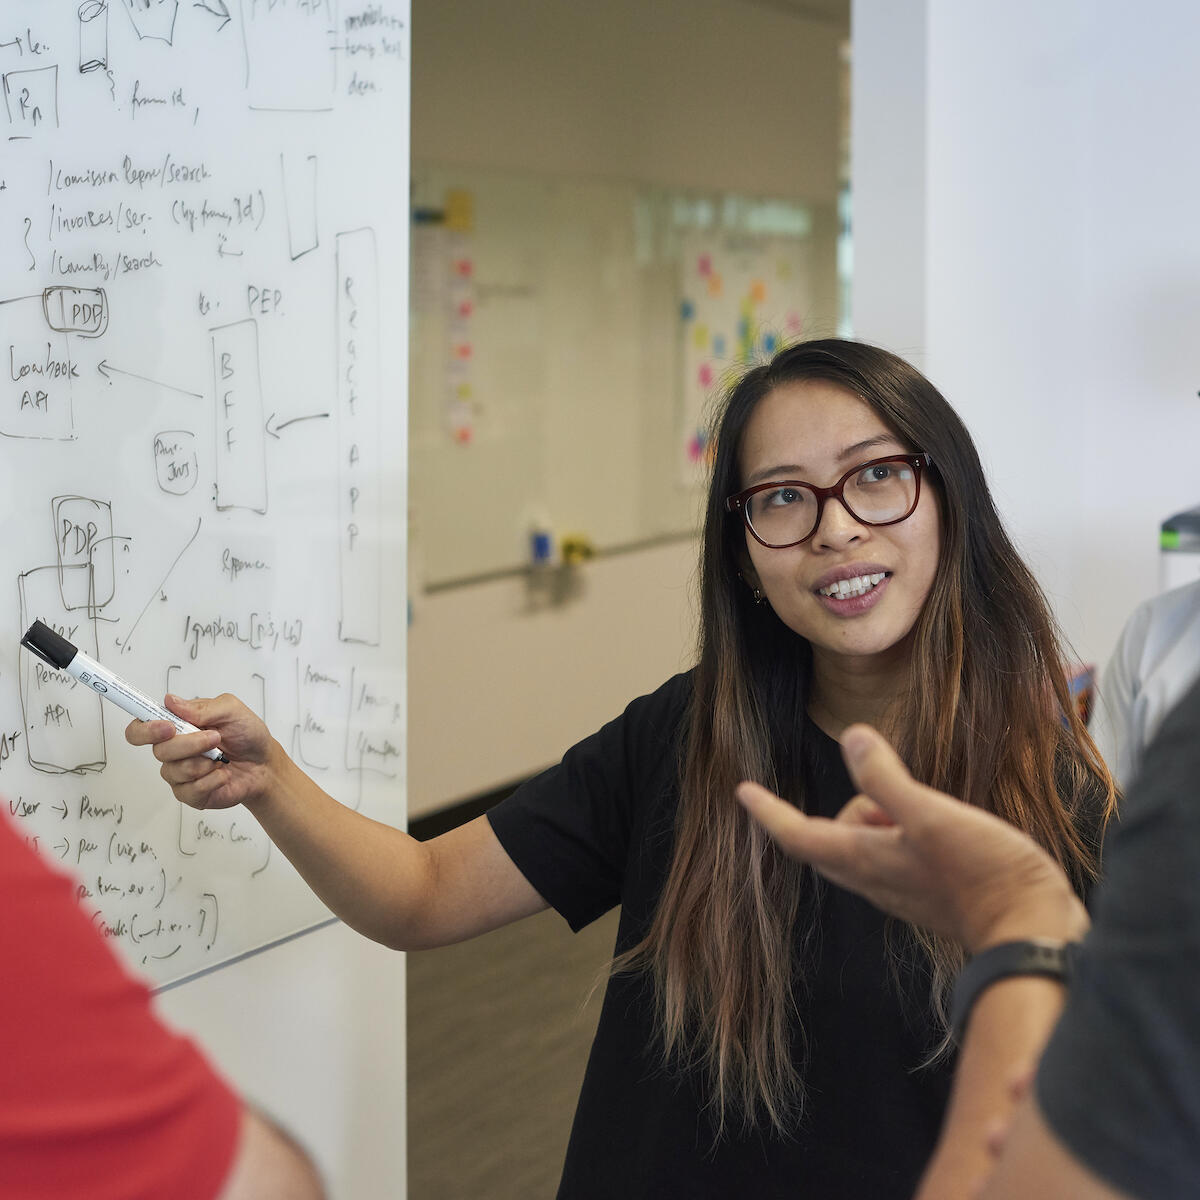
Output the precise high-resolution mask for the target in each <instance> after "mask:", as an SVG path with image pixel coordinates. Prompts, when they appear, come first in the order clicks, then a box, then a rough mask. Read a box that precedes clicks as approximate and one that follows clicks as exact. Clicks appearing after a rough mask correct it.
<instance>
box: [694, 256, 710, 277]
mask: <svg viewBox="0 0 1200 1200" xmlns="http://www.w3.org/2000/svg"><path fill="white" fill-rule="evenodd" d="M696 270H697V271H699V273H700V274H701V275H711V274H712V256H711V255H709V254H701V255H700V257H699V258H697V259H696Z"/></svg>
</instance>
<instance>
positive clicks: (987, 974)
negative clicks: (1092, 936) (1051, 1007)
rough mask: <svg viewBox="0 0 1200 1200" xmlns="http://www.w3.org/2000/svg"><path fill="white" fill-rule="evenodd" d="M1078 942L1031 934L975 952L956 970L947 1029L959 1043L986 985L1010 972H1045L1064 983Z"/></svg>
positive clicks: (1042, 973) (1069, 971) (1037, 973)
mask: <svg viewBox="0 0 1200 1200" xmlns="http://www.w3.org/2000/svg"><path fill="white" fill-rule="evenodd" d="M1076 945H1077V943H1075V942H1058V941H1053V940H1051V939H1050V938H1032V939H1030V940H1029V941H1025V942H1001V943H1000V944H999V945H997V946H989V947H988V949H986V950H984V951H982V952H981V953H979V954H976V955H975V957H974V958H972V959H969V960H968V962H967V965H966V966H965V967H963V969H962V971H960V972H959V976H958V979H957V980H956V981H955V984H954V997H953V999H952V1001H951V1004H950V1029H951V1031H952V1032H953V1034H954V1039H955V1041H957V1042H958V1043H959V1044H961V1043H962V1040H963V1034H964V1033H965V1032H966V1028H967V1018H968V1017H969V1016H970V1015H971V1009H972V1008H974V1007H975V1001H976V1000H978V999H979V996H980V994H981V993H982V992H983V991H984V989H985V988H988V987H991V985H992V984H993V983H996V982H997V981H998V980H1001V979H1006V978H1008V977H1009V976H1010V975H1044V976H1047V977H1048V978H1050V979H1057V980H1058V981H1059V982H1061V983H1067V982H1069V981H1070V978H1071V958H1072V954H1073V951H1074V948H1075V946H1076Z"/></svg>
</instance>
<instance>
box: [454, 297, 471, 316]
mask: <svg viewBox="0 0 1200 1200" xmlns="http://www.w3.org/2000/svg"><path fill="white" fill-rule="evenodd" d="M474 311H475V305H474V303H472V301H470V300H463V301H461V302H460V303H459V306H458V315H459V316H460V317H469V316H470V315H471V314H472V313H473V312H474Z"/></svg>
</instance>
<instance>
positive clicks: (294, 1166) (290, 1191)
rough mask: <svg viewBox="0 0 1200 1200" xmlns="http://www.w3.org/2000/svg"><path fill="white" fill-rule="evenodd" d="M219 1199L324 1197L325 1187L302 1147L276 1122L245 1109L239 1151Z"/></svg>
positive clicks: (315, 1199) (302, 1199)
mask: <svg viewBox="0 0 1200 1200" xmlns="http://www.w3.org/2000/svg"><path fill="white" fill-rule="evenodd" d="M216 1200H325V1188H324V1187H323V1186H322V1184H321V1179H320V1176H319V1175H318V1174H317V1170H316V1168H315V1167H314V1166H313V1164H312V1161H311V1160H310V1159H309V1157H308V1155H307V1154H306V1153H305V1152H304V1151H303V1150H302V1149H301V1147H300V1146H299V1145H298V1144H297V1143H296V1142H295V1141H294V1140H293V1139H292V1138H291V1137H290V1136H289V1135H288V1134H287V1133H285V1132H284V1131H283V1130H282V1129H281V1128H280V1127H279V1126H278V1125H276V1124H275V1123H274V1122H273V1121H271V1120H269V1119H268V1118H267V1117H265V1116H263V1115H262V1114H260V1113H257V1112H255V1111H254V1109H252V1108H246V1109H244V1110H243V1113H242V1128H241V1134H240V1139H239V1142H238V1150H237V1154H236V1156H235V1158H234V1160H233V1166H232V1167H231V1169H230V1172H229V1175H228V1177H227V1178H226V1180H225V1186H224V1187H223V1188H222V1189H221V1191H220V1193H219V1194H218V1196H217V1197H216Z"/></svg>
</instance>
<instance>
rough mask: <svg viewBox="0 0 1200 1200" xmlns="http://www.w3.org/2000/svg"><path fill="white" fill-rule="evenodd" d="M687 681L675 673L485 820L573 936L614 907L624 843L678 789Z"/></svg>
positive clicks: (622, 876)
mask: <svg viewBox="0 0 1200 1200" xmlns="http://www.w3.org/2000/svg"><path fill="white" fill-rule="evenodd" d="M690 694H691V676H690V674H689V675H677V676H675V677H674V678H673V679H671V680H668V682H667V683H665V684H664V685H663V686H662V687H661V688H659V689H658V691H656V692H653V693H652V694H650V695H648V696H642V697H640V698H639V699H637V700H634V701H633V702H632V703H631V704H630V705H629V707H628V708H626V710H625V711H624V713H622V715H621V716H619V717H617V718H616V719H615V720H613V721H610V722H609V723H608V724H607V725H605V726H604V727H603V728H602V729H601V730H599V731H598V732H597V733H594V734H592V736H591V737H588V738H585V739H584V740H583V741H582V742H579V743H578V744H577V745H575V746H573V747H572V748H571V749H570V750H568V751H567V753H566V754H565V755H564V756H563V759H562V761H561V762H560V763H559V764H558V765H557V766H554V767H551V768H550V769H549V770H548V771H545V772H543V773H542V774H541V775H538V776H536V777H535V778H534V779H531V780H529V781H528V782H526V783H524V784H522V785H521V786H520V787H519V788H518V789H517V790H516V791H515V792H513V794H512V795H511V796H509V797H508V798H507V799H505V800H503V801H502V802H501V803H500V804H498V805H497V806H496V807H495V808H493V809H492V810H491V811H490V812H489V813H488V820H489V822H490V823H491V826H492V829H493V831H494V832H495V834H496V837H497V838H498V839H499V841H500V844H501V845H502V846H503V847H504V849H505V851H506V852H507V853H508V855H509V857H510V858H511V859H512V860H513V862H514V863H515V864H516V866H517V868H518V869H519V870H520V871H521V873H522V874H523V875H524V876H525V878H526V879H527V880H528V881H529V882H530V884H532V886H533V887H534V888H535V889H536V890H537V892H538V894H539V895H541V897H542V898H543V899H544V900H545V901H546V902H547V903H548V904H549V905H550V906H551V907H552V908H554V909H555V910H556V911H557V912H559V913H560V914H561V915H562V916H563V917H564V918H565V919H566V921H567V923H568V924H569V925H570V926H571V928H572V929H573V930H576V931H578V930H580V929H582V928H583V927H584V926H585V925H587V924H589V923H590V922H592V921H594V920H596V918H597V917H599V916H601V915H603V914H604V913H606V912H607V911H608V910H609V909H611V908H613V907H614V906H615V905H617V904H619V903H620V902H621V892H622V884H623V882H624V880H625V876H626V872H627V869H628V862H629V855H630V848H631V840H632V839H633V837H634V831H635V829H639V828H641V827H642V826H643V824H644V821H645V818H646V814H647V812H648V811H650V810H651V809H653V808H654V807H656V805H658V804H659V803H660V802H661V801H662V800H663V798H664V797H665V796H667V795H668V794H672V793H673V792H674V791H676V790H677V787H678V783H677V781H678V773H679V747H680V744H681V737H682V726H683V722H684V718H685V715H686V709H687V703H688V699H689V697H690Z"/></svg>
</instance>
